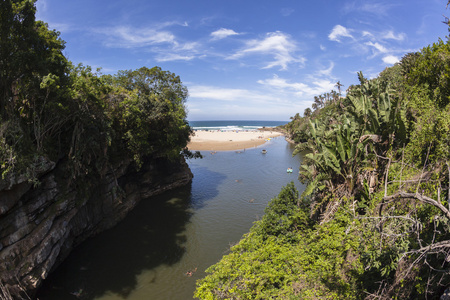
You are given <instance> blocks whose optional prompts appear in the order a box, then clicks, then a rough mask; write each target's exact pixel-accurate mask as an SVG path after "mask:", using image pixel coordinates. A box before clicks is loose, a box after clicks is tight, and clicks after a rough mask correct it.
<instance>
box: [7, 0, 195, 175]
mask: <svg viewBox="0 0 450 300" xmlns="http://www.w3.org/2000/svg"><path fill="white" fill-rule="evenodd" d="M34 3H35V1H25V0H24V1H1V2H0V10H1V27H0V35H1V39H0V43H1V44H0V70H1V71H0V92H1V99H0V161H1V162H2V163H1V166H0V168H1V169H0V170H1V175H2V179H3V180H7V179H8V177H9V176H18V175H19V174H26V176H27V177H28V178H29V180H33V167H32V166H35V167H37V164H38V163H39V161H40V158H42V157H45V159H48V160H52V161H58V160H59V159H62V158H64V159H67V160H68V161H69V162H70V164H71V168H72V171H73V177H74V178H77V177H78V176H80V175H82V176H85V175H86V174H89V173H96V174H101V172H102V170H103V169H104V167H105V165H106V164H108V163H111V162H112V161H114V160H120V159H123V158H124V156H125V157H129V156H131V157H132V158H133V159H134V161H135V163H136V166H137V167H139V165H140V164H141V163H142V159H143V157H145V156H164V157H171V158H176V157H178V155H179V153H180V151H181V150H182V149H184V148H185V147H186V144H187V141H188V139H189V135H190V134H191V129H190V127H189V126H188V122H187V120H186V110H185V106H184V103H185V101H186V98H187V96H188V91H187V88H186V87H185V86H184V85H183V84H182V83H181V80H180V78H179V77H178V76H176V75H175V74H173V73H171V72H168V71H163V70H161V69H160V68H158V67H154V68H151V69H149V68H146V67H142V68H141V69H138V70H134V71H133V70H127V71H120V72H118V73H117V74H116V75H102V74H101V73H100V72H99V70H97V72H95V71H93V70H92V69H91V68H90V67H86V66H83V65H77V66H75V65H73V64H72V63H71V62H70V61H68V60H67V59H66V57H64V55H63V50H64V44H65V43H64V41H63V40H61V39H60V37H59V33H58V32H56V31H54V30H50V29H48V27H47V25H46V24H45V23H43V22H41V21H36V20H35V11H36V8H35V4H34Z"/></svg>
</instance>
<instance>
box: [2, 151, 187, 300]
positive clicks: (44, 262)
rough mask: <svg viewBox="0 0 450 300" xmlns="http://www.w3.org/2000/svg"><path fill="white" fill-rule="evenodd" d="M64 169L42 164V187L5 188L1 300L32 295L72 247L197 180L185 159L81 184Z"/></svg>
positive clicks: (15, 184)
mask: <svg viewBox="0 0 450 300" xmlns="http://www.w3.org/2000/svg"><path fill="white" fill-rule="evenodd" d="M65 170H67V166H65V164H64V163H59V164H57V165H56V164H55V163H52V162H49V161H46V160H45V159H41V163H40V166H39V168H36V170H35V172H36V174H37V178H38V180H39V184H38V185H33V184H32V183H29V182H28V181H26V180H25V179H24V178H9V180H7V181H6V182H2V183H0V288H1V289H0V298H4V297H5V294H6V293H9V294H11V295H12V297H13V298H14V299H16V298H17V299H20V298H26V296H27V295H31V296H32V295H33V294H34V292H35V291H36V289H37V288H38V287H39V286H40V284H41V283H42V281H43V280H44V279H45V278H46V277H47V275H48V274H49V272H51V271H52V270H53V269H54V268H56V266H57V265H58V264H59V263H60V262H61V261H62V260H64V258H66V257H67V255H68V254H69V253H70V251H71V249H73V247H75V246H76V245H78V244H80V243H81V242H82V241H84V240H85V239H87V238H88V237H91V236H93V235H95V234H97V233H99V232H101V231H103V230H105V229H108V228H110V227H112V226H114V225H115V224H117V223H118V222H119V221H120V220H122V219H123V218H124V217H125V216H126V214H127V213H128V212H129V211H130V210H131V209H133V208H134V207H135V206H136V204H137V203H138V202H139V201H140V200H142V199H147V198H149V197H151V196H153V195H156V194H159V193H161V192H164V191H166V190H169V189H173V188H175V187H179V186H183V185H186V184H188V183H189V182H190V181H191V180H192V173H191V171H190V170H189V167H188V165H187V164H186V162H185V161H184V159H181V160H180V161H176V162H169V161H167V160H166V159H162V158H161V159H153V160H151V161H150V160H149V161H146V162H144V165H143V166H142V168H141V169H140V170H139V171H136V170H135V169H134V168H133V167H132V166H131V162H130V161H123V162H121V163H120V164H119V165H117V166H114V167H110V169H109V170H107V172H106V173H105V175H104V176H102V177H100V176H97V177H94V176H93V177H89V178H88V177H86V178H84V179H83V180H80V181H76V182H74V180H73V179H72V178H70V176H68V175H67V172H66V171H65ZM149 201H151V199H150V200H149ZM2 294H3V295H2ZM5 298H6V297H5Z"/></svg>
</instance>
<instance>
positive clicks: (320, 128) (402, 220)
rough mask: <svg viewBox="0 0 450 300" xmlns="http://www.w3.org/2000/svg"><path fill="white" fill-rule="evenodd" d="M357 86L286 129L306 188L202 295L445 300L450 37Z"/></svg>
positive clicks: (449, 236)
mask: <svg viewBox="0 0 450 300" xmlns="http://www.w3.org/2000/svg"><path fill="white" fill-rule="evenodd" d="M358 80H359V83H358V84H355V85H352V86H350V87H348V89H347V93H346V96H345V97H341V95H340V91H339V92H332V93H328V94H325V95H321V96H317V97H316V98H315V101H314V104H313V107H312V108H311V109H309V108H308V109H307V110H305V113H304V116H303V117H302V116H300V115H299V114H297V115H296V116H295V117H293V118H292V121H291V122H290V123H289V124H287V125H286V126H285V130H286V132H287V135H288V137H289V138H290V139H291V140H293V141H294V142H295V143H296V153H301V154H302V157H303V162H302V165H301V167H300V170H299V180H301V181H302V182H303V183H305V184H306V185H307V187H306V190H305V191H304V192H303V193H302V194H301V195H299V194H298V192H297V191H296V190H295V188H294V186H293V185H288V186H286V187H285V188H283V190H282V191H281V193H280V194H279V196H278V197H277V198H275V199H273V200H272V201H271V202H270V204H269V206H268V207H267V208H266V211H265V215H264V217H263V218H262V219H261V220H259V221H257V222H255V224H254V226H253V227H252V228H251V230H250V232H249V233H248V234H246V235H245V236H244V237H243V238H242V240H241V241H240V242H239V243H238V244H237V245H235V246H233V247H232V248H231V250H230V253H229V254H227V255H225V256H224V257H223V258H222V260H221V261H220V262H218V263H217V264H216V265H214V266H212V267H210V269H209V270H208V272H209V273H210V274H209V275H208V276H207V277H206V278H204V279H202V280H200V281H199V282H198V283H197V285H198V286H197V291H196V296H197V297H199V298H201V299H274V298H277V299H439V297H440V296H441V295H442V294H443V293H444V290H445V289H446V288H448V287H449V286H450V274H449V272H450V269H449V261H450V260H449V254H450V227H449V226H450V180H449V178H450V42H449V40H448V39H446V41H444V40H439V41H437V42H436V43H434V44H433V45H429V46H427V47H425V48H423V49H422V50H420V51H418V52H415V53H409V54H407V55H405V56H404V57H403V58H402V59H401V61H400V62H399V63H397V64H395V65H394V66H392V67H389V68H386V69H385V70H384V71H383V72H381V73H380V74H379V76H378V77H377V78H374V79H370V80H369V79H367V78H365V77H364V75H363V74H362V73H361V72H360V73H358ZM338 88H339V89H340V88H341V85H340V84H338Z"/></svg>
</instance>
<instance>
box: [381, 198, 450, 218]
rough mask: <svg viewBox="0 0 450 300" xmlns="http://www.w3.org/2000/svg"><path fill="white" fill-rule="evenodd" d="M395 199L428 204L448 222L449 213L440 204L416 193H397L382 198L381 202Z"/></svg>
mask: <svg viewBox="0 0 450 300" xmlns="http://www.w3.org/2000/svg"><path fill="white" fill-rule="evenodd" d="M397 198H402V199H416V200H419V201H420V202H423V203H426V204H430V205H432V206H434V207H436V208H438V209H439V210H440V211H442V212H443V213H444V215H445V216H446V217H447V219H449V220H450V211H449V210H448V209H447V208H446V207H445V206H444V205H442V204H441V203H440V202H438V201H436V200H434V199H432V198H429V197H427V196H424V195H420V194H418V193H414V194H413V193H406V192H398V193H396V194H394V195H391V196H385V197H383V200H394V199H397Z"/></svg>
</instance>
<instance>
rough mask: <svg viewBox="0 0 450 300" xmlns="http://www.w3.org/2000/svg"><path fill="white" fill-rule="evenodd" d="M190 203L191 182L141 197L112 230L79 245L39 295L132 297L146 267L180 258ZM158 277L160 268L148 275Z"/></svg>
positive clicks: (170, 262)
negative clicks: (145, 198) (147, 196)
mask: <svg viewBox="0 0 450 300" xmlns="http://www.w3.org/2000/svg"><path fill="white" fill-rule="evenodd" d="M168 199H170V200H168ZM190 206H191V185H188V186H186V187H183V188H180V189H177V190H175V191H171V192H168V193H165V194H164V195H161V196H157V197H154V198H152V199H150V200H148V201H145V200H144V201H142V202H141V203H140V204H139V205H138V207H137V208H136V209H134V210H133V211H132V212H130V214H129V215H128V216H127V218H126V219H125V220H124V221H123V222H121V223H119V224H118V225H117V226H116V227H114V228H113V229H112V230H108V231H106V232H103V233H101V234H100V235H98V236H96V237H95V238H94V239H91V240H88V241H86V242H85V243H83V244H82V245H81V246H79V247H78V248H76V249H75V250H74V251H73V252H72V253H71V255H70V258H69V259H68V260H66V261H65V262H64V263H63V264H62V265H61V266H60V267H59V268H58V270H57V272H55V273H53V274H52V275H51V276H50V277H49V278H48V280H47V281H46V282H45V286H44V287H43V288H42V289H41V291H40V295H38V298H40V299H47V298H48V299H94V298H97V297H100V296H102V295H104V294H105V293H107V292H108V293H113V294H116V295H119V296H120V297H122V298H127V297H128V296H129V295H130V293H131V292H132V291H133V290H134V289H136V287H137V284H138V279H137V278H138V275H140V274H141V273H142V272H144V271H148V270H152V269H155V268H157V267H158V266H161V265H168V266H170V265H173V264H176V263H177V262H179V261H180V259H181V257H182V256H183V255H184V253H185V252H186V248H185V243H186V235H185V229H186V224H187V223H188V222H189V219H190V217H191V214H192V211H191V209H190ZM167 216H171V217H170V218H168V217H167ZM148 275H150V274H148ZM152 277H153V278H152ZM156 280H157V273H156V272H153V276H151V275H150V276H147V281H148V283H151V281H156Z"/></svg>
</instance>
